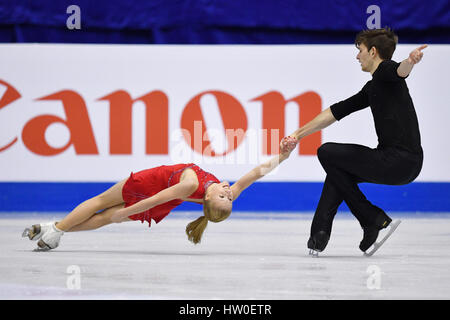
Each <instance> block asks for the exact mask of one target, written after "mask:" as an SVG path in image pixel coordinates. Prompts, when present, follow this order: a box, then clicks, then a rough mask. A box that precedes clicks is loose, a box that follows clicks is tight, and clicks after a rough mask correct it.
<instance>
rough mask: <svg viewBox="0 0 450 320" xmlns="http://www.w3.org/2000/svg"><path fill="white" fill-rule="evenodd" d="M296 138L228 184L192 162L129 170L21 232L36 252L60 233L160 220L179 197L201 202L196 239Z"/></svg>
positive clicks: (191, 235) (190, 229) (192, 233)
mask: <svg viewBox="0 0 450 320" xmlns="http://www.w3.org/2000/svg"><path fill="white" fill-rule="evenodd" d="M296 142H297V141H296V140H295V139H293V138H291V137H286V138H284V139H283V140H282V142H281V144H280V154H279V155H277V156H274V157H273V158H272V159H270V160H269V161H267V162H265V163H263V164H261V165H259V166H257V167H255V168H254V169H253V170H251V171H250V172H248V173H247V174H245V175H244V176H243V177H241V178H240V179H239V180H238V181H237V182H236V183H234V184H233V185H232V186H231V187H230V185H229V183H228V182H227V181H222V182H220V181H219V180H218V179H217V178H216V177H215V176H214V175H212V174H211V173H208V172H205V171H203V170H202V169H201V168H200V167H198V166H197V165H195V164H193V163H189V164H176V165H171V166H159V167H155V168H151V169H147V170H143V171H140V172H137V173H131V175H130V177H129V178H128V179H125V180H122V181H120V182H118V183H116V184H115V185H113V186H112V187H111V188H109V189H108V190H106V191H105V192H103V193H101V194H100V195H97V196H95V197H93V198H91V199H88V200H86V201H84V202H82V203H81V204H79V205H78V206H77V207H76V208H75V209H74V210H73V211H72V212H70V213H69V214H68V215H67V216H66V217H65V218H64V219H62V220H61V221H59V222H48V223H42V224H35V225H33V226H32V227H31V228H26V229H25V230H24V232H23V234H22V236H23V237H26V236H28V238H29V239H30V240H35V241H36V240H39V241H38V243H37V244H38V248H36V250H37V251H46V250H50V249H55V248H56V247H58V245H59V242H60V239H61V236H62V235H63V234H64V232H75V231H83V230H93V229H97V228H100V227H103V226H105V225H108V224H110V223H113V222H115V223H120V222H123V221H134V220H140V221H141V222H142V223H143V222H144V221H147V222H148V224H149V227H150V225H151V219H153V220H155V221H156V223H158V222H160V221H161V220H162V219H164V218H165V217H166V216H167V215H168V214H169V213H170V211H171V210H172V209H174V208H175V207H177V206H178V205H180V204H181V203H182V202H183V201H191V202H197V203H201V204H203V213H204V215H202V216H201V217H199V218H198V219H196V220H194V221H192V222H190V223H189V224H188V225H187V226H186V234H187V236H188V239H189V240H190V241H192V242H193V243H195V244H197V243H199V242H200V240H201V237H202V234H203V231H204V230H205V228H206V226H207V224H208V221H212V222H220V221H223V220H225V219H226V218H228V216H229V215H230V213H231V209H232V203H233V201H234V200H236V199H237V198H238V197H239V195H240V194H241V192H242V191H244V190H245V189H246V188H247V187H249V186H250V185H251V184H252V183H253V182H255V181H256V180H258V179H260V178H262V177H263V176H265V175H266V174H267V173H269V172H270V171H272V170H273V169H274V168H275V167H277V166H278V164H280V163H281V162H282V161H284V160H285V159H287V158H288V157H289V155H290V153H291V152H292V150H293V149H294V148H295V147H296Z"/></svg>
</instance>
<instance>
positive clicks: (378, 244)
mask: <svg viewBox="0 0 450 320" xmlns="http://www.w3.org/2000/svg"><path fill="white" fill-rule="evenodd" d="M401 222H402V221H401V220H396V221H393V222H392V223H390V224H389V227H390V229H389V231H388V232H387V233H386V235H385V236H384V237H383V239H381V240H380V241H378V242H377V241H375V243H374V244H373V246H371V248H372V249H371V250H370V251H367V250H368V249H370V248H368V249H367V250H365V252H364V256H366V257H370V256H372V255H373V254H374V253H375V252H376V251H377V250H378V249H379V248H380V247H381V246H382V245H383V243H384V242H385V241H386V240H387V239H388V238H389V237H390V236H391V235H392V233H394V231H395V229H397V227H398V226H399V224H400V223H401Z"/></svg>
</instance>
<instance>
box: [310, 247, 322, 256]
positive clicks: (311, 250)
mask: <svg viewBox="0 0 450 320" xmlns="http://www.w3.org/2000/svg"><path fill="white" fill-rule="evenodd" d="M319 252H320V251H317V250H314V249H309V255H310V256H311V257H315V258H318V257H319Z"/></svg>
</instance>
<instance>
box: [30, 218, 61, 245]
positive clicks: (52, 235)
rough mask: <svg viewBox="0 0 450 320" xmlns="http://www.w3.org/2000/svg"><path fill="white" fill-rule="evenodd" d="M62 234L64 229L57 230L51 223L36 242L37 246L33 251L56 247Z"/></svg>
mask: <svg viewBox="0 0 450 320" xmlns="http://www.w3.org/2000/svg"><path fill="white" fill-rule="evenodd" d="M63 234H64V231H62V230H59V229H58V228H57V227H56V225H55V223H53V224H52V225H51V226H50V228H49V230H47V231H46V232H45V233H44V234H43V235H42V238H41V239H40V240H39V241H38V243H37V245H38V247H37V248H36V249H34V251H48V250H51V249H55V248H57V247H58V245H59V241H60V240H61V236H62V235H63Z"/></svg>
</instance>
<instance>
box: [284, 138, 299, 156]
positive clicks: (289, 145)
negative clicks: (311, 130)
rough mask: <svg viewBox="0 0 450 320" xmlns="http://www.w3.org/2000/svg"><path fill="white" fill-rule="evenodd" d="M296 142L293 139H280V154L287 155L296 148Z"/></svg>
mask: <svg viewBox="0 0 450 320" xmlns="http://www.w3.org/2000/svg"><path fill="white" fill-rule="evenodd" d="M297 143H298V140H297V139H296V138H295V137H291V136H287V137H284V138H283V139H281V142H280V152H281V153H282V154H287V155H289V154H290V153H291V152H292V150H294V149H295V147H296V146H297Z"/></svg>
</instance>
